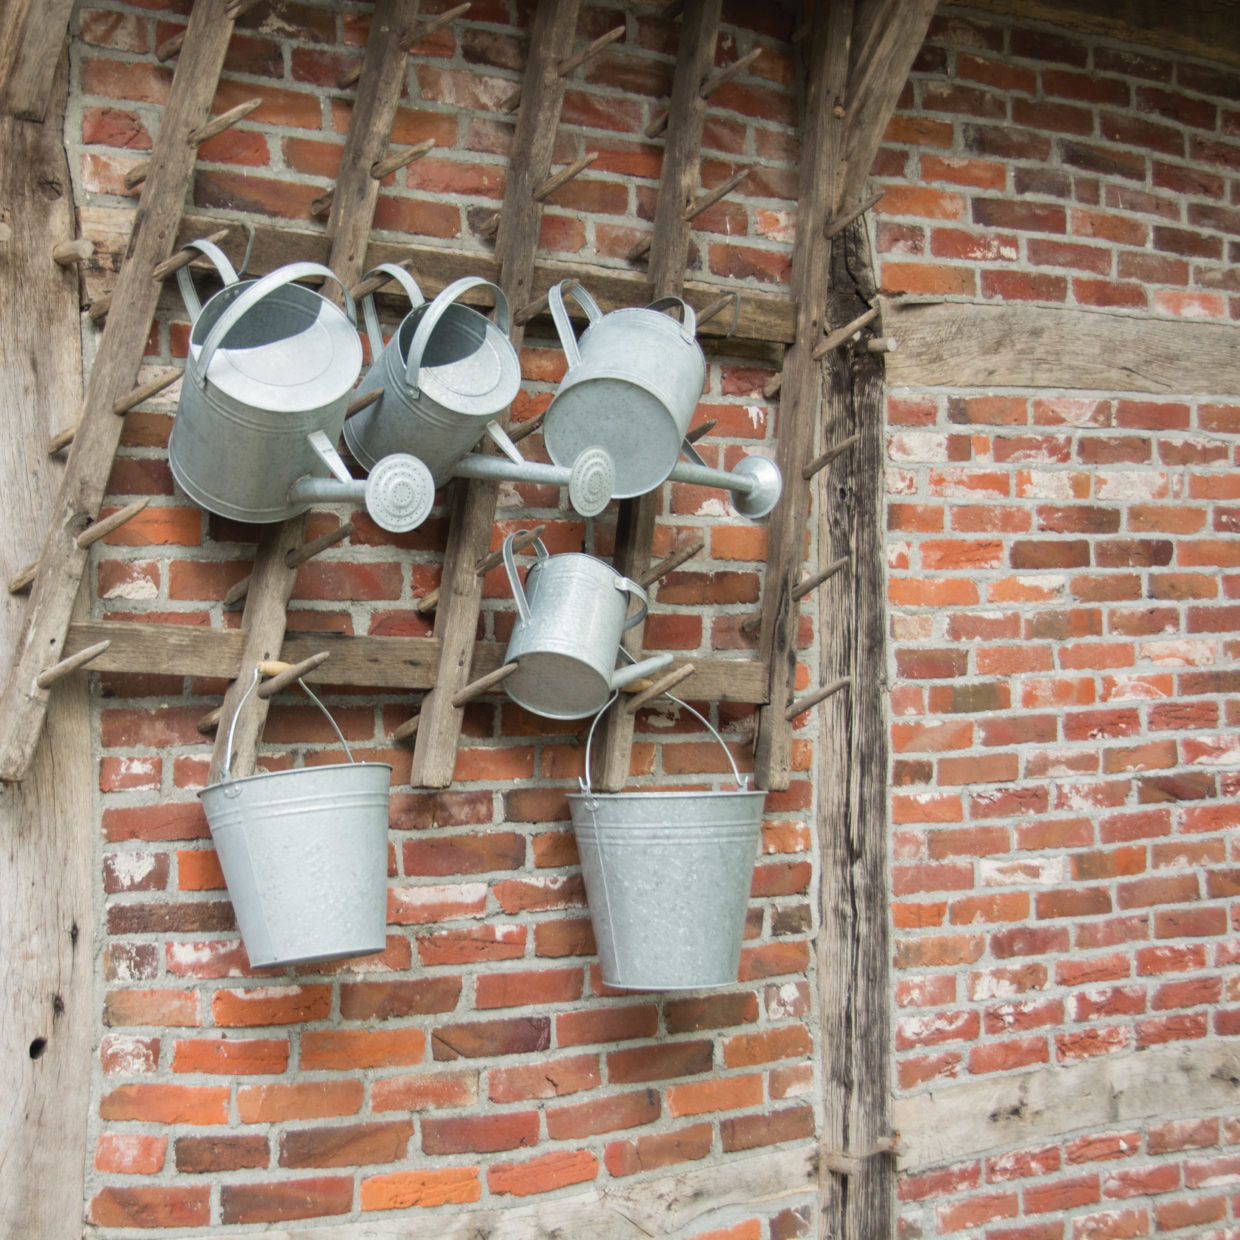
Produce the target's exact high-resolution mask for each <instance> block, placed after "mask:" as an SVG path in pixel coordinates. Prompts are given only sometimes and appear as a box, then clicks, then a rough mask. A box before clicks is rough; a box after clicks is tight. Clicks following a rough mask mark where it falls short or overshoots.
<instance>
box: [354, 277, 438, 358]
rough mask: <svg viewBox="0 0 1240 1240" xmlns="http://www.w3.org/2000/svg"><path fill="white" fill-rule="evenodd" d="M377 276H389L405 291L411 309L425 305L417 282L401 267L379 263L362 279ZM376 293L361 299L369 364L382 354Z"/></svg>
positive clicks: (375, 291)
mask: <svg viewBox="0 0 1240 1240" xmlns="http://www.w3.org/2000/svg"><path fill="white" fill-rule="evenodd" d="M377 275H385V276H391V277H392V278H393V279H394V280H395V281H396V282H397V283H398V284H399V285H400V286H401V288H403V289H404V290H405V296H406V297H408V298H409V304H410V306H412V307H413V309H415V310H416V309H417V308H418V307H419V306H421V305H425V303H426V298H425V297H423V296H422V290H421V289H420V288H418V282H417V281H416V280H415V279H414V278H413V276H411V275H410V274H409V272H407V271H406V270H405V269H404V268H403V267H398V266H397V265H396V264H395V263H380V264H379V265H378V266H377V267H372V268H371V269H370V270H369V271H368V272H367V273H366V274H365V275H364V276H363V277H362V279H363V280H369V279H370V277H371V276H377ZM382 287H383V286H382V285H380V286H379V288H382ZM378 291H379V289H375V290H373V292H370V293H367V294H366V296H365V297H363V298H362V314H363V315H364V316H365V319H366V338H367V339H368V340H369V341H370V360H371V362H377V361H378V360H379V354H380V353H382V352H383V333H382V332H381V331H380V330H379V315H378V312H377V311H376V310H375V293H377V292H378Z"/></svg>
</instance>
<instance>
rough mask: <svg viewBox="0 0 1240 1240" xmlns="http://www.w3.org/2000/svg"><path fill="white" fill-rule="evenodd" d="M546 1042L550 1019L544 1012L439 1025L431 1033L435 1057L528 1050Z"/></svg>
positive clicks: (471, 1056)
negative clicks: (534, 1014) (509, 1017)
mask: <svg viewBox="0 0 1240 1240" xmlns="http://www.w3.org/2000/svg"><path fill="white" fill-rule="evenodd" d="M550 1045H551V1019H550V1017H547V1016H526V1017H514V1018H512V1019H510V1020H480V1021H472V1022H470V1023H467V1024H460V1025H441V1026H439V1027H438V1028H437V1029H435V1030H434V1031H433V1033H432V1035H431V1046H432V1049H433V1053H434V1057H435V1058H436V1059H439V1060H451V1059H461V1058H464V1059H475V1058H479V1057H486V1056H491V1055H517V1054H528V1053H530V1052H533V1051H544V1050H546V1049H547V1048H548V1047H549V1046H550Z"/></svg>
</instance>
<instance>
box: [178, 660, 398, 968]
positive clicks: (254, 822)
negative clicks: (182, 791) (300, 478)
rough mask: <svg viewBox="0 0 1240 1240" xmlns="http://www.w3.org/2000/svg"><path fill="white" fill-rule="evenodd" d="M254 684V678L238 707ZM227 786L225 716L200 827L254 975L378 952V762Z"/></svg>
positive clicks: (383, 826)
mask: <svg viewBox="0 0 1240 1240" xmlns="http://www.w3.org/2000/svg"><path fill="white" fill-rule="evenodd" d="M257 683H258V669H257V668H255V670H254V679H253V681H252V682H251V684H250V687H249V689H247V690H246V692H245V696H244V697H243V698H242V699H241V701H242V702H244V701H245V698H246V697H249V695H250V693H251V692H253V690H254V686H255V685H256V684H257ZM298 684H300V685H301V687H302V688H303V689H305V691H306V693H307V694H309V696H310V698H311V699H312V700H313V702H314V703H315V705H317V706H318V708H319V709H320V710H321V711H323V713H324V714H325V715H327V718H328V720H329V721H330V722H331V725H332V728H333V729H334V730H335V732H336V735H337V737H339V739H340V743H341V745H343V746H344V751H345V755H346V757H348V759H349V761H348V762H347V763H339V764H335V765H332V766H307V767H298V768H296V769H294V770H287V771H272V772H270V773H267V774H263V775H249V776H246V777H245V778H242V779H233V778H232V776H231V775H230V774H229V773H228V772H229V769H230V767H231V765H232V743H233V729H234V728H235V727H236V723H237V715H238V714H240V710H241V707H240V704H238V707H237V711H236V712H235V713H234V714H233V720H232V723H231V724H230V726H229V729H228V740H227V743H226V745H225V750H224V766H223V770H224V774H223V776H222V777H221V779H220V781H219V783H215V784H211V785H209V786H208V787H206V788H204V789H203V790H202V791H201V792H200V793H199V794H198V795H199V796H200V797H201V798H202V805H203V809H204V810H206V814H207V825H208V826H209V827H210V828H211V838H212V840H213V841H214V843H215V850H216V852H217V854H218V855H219V859H220V867H221V868H222V869H223V871H224V881H225V882H226V883H227V884H228V895H229V898H230V899H231V900H232V903H233V909H234V911H235V912H236V914H237V928H238V929H239V930H240V931H241V938H242V941H243V942H244V943H245V948H246V952H247V953H248V954H249V957H250V963H251V964H252V965H254V966H255V967H256V968H267V967H270V966H280V965H290V964H305V963H306V962H308V961H312V960H340V959H343V958H344V957H346V956H368V955H371V954H373V953H374V952H381V951H382V950H383V949H384V946H385V945H386V941H387V940H386V930H387V825H388V786H389V783H390V776H391V771H392V768H391V767H390V766H388V765H387V763H385V762H354V761H353V755H352V754H351V753H349V746H348V745H347V744H346V743H345V739H344V737H343V736H342V735H341V733H340V729H339V728H337V727H336V723H335V720H333V719H332V717H331V715H330V713H329V712H328V711H327V708H326V707H325V706H324V705H323V703H322V702H320V701H319V699H318V698H317V697H315V695H314V694H313V693H311V692H310V690H309V689H308V688H306V685H305V683H304V681H300V680H299V681H298Z"/></svg>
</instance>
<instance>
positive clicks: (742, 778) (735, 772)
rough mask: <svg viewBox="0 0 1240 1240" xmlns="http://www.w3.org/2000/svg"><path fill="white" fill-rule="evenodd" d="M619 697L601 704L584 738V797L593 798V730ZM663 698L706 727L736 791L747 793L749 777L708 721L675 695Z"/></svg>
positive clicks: (582, 786)
mask: <svg viewBox="0 0 1240 1240" xmlns="http://www.w3.org/2000/svg"><path fill="white" fill-rule="evenodd" d="M619 696H620V695H619V693H616V692H614V691H613V693H612V695H611V697H609V698H608V699H607V701H606V702H605V703H604V704H603V706H602V709H601V710H600V711H599V712H598V714H597V715H595V716H594V718H593V719H591V720H590V731H589V733H588V734H587V736H586V773H585V774H584V775H583V776H582V777H581V778H580V779H578V781H577V782H578V784H580V785H581V791H582V792H584V793H585V794H586V796H593V794H594V789H593V788H591V787H590V749H591V746H593V744H594V729H595V728H596V727H598V721H599V720H600V719H601V718H602V717H603V716H604V715H605V714H606V713H607V708H608V707H609V706H611V704H612V703H613V702H614V701H615V700H616V698H618V697H619ZM663 696H664V697H665V698H667V699H668V700H669V701H672V702H675V703H676V705H677V706H683V707H684V708H685V710H687V711H688V712H689V713H690V714H691V715H696V716H697V717H698V718H699V719H700V720H701V721H702V722H703V723H704V724H705V725H706V729H707V731H709V732H710V734H711V736H713V737H714V738H715V740H717V741H718V742H719V747H720V748H721V749H722V750H723V755H724V757H725V758H727V760H728V765H729V766H730V767H731V768H732V778H733V779H735V780H736V788H737V791H738V792H747V791H748V790H749V776H748V775H742V774H741V773H740V770H739V769H738V768H737V765H736V759H735V758H733V757H732V751H731V750H730V749H729V748H728V747H727V746H726V745H725V744H724V743H723V737H722V736H720V735H719V733H718V732H716V731H715V729H714V728H713V727H712V726H711V722H710V720H709V719H707V718H706V716H705V715H703V714H702V713H701V712H700V711H697V710H694V708H693V707H692V706H690V705H689V703H688V702H682V701H681V700H680V698H678V697H676V695H675V694H672V693H665V694H663Z"/></svg>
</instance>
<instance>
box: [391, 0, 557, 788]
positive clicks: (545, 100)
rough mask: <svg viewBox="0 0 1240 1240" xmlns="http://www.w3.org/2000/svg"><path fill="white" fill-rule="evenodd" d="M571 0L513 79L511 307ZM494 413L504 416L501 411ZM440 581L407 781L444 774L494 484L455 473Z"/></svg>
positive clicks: (545, 158) (536, 213) (457, 727)
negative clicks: (433, 644) (431, 678)
mask: <svg viewBox="0 0 1240 1240" xmlns="http://www.w3.org/2000/svg"><path fill="white" fill-rule="evenodd" d="M578 7H579V6H578V0H555V2H554V3H546V4H540V5H539V6H538V8H537V11H536V12H535V14H534V26H533V29H532V30H531V32H530V48H529V59H528V60H527V62H526V66H525V76H524V80H523V82H522V86H521V105H520V110H519V112H518V114H517V130H516V133H515V134H514V136H513V150H514V151H519V152H521V158H519V159H514V160H513V161H512V162H511V163H510V164H509V167H508V179H507V181H506V183H505V185H504V202H503V206H502V208H501V210H500V226H499V234H498V236H497V237H496V242H495V252H496V259H497V262H498V264H499V274H498V277H497V281H496V282H497V283H498V284H499V286H500V288H502V289H503V290H504V295H505V296H506V297H507V298H508V302H509V305H510V306H511V307H512V308H513V309H514V310H515V309H519V308H520V307H521V306H523V305H525V304H526V303H527V302H528V301H530V300H531V297H532V295H533V294H532V291H531V289H532V284H533V277H534V270H535V264H534V255H535V253H536V251H537V249H538V230H539V225H540V222H541V220H542V203H541V202H540V201H539V200H538V198H537V197H536V194H535V191H536V189H537V188H538V186H539V185H540V184H541V183H542V182H543V181H544V180H545V179H546V177H547V174H548V173H549V172H550V170H551V156H552V152H553V150H554V147H555V135H556V130H557V128H558V126H559V121H560V105H561V103H562V102H563V99H564V79H563V77H561V76H560V63H561V62H562V61H563V60H564V59H565V58H567V56H568V55H569V53H570V52H571V51H572V45H573V35H574V32H575V31H576V28H577V12H578ZM524 333H525V327H524V326H523V325H521V324H517V323H514V324H513V326H512V329H511V332H510V339H511V340H512V343H513V347H514V348H517V349H520V347H521V341H522V339H523V338H524ZM501 420H502V421H505V422H506V421H507V417H506V416H505V417H504V418H503V419H501ZM453 485H454V493H453V497H452V509H451V517H450V525H449V530H448V543H447V547H446V548H445V551H444V564H443V580H442V584H441V585H440V590H439V605H438V607H437V609H436V612H435V633H436V636H438V637H440V638H441V640H442V641H443V657H442V659H441V661H440V665H439V673H438V676H437V678H436V683H435V688H434V689H433V690H432V691H431V692H430V694H428V695H427V697H426V700H425V701H424V702H423V703H422V711H421V716H420V717H421V723H420V724H419V726H418V732H417V742H416V744H415V746H414V751H413V767H412V774H411V776H410V779H411V782H412V783H413V784H414V786H417V787H427V788H445V787H447V786H448V784H450V783H451V782H452V773H453V770H454V768H455V765H456V747H457V742H458V740H459V739H460V735H461V722H462V720H463V718H464V710H465V708H464V706H463V705H461V706H458V705H455V704H454V701H453V699H455V698H457V696H458V694H459V693H460V691H461V690H462V689H463V688H464V687H465V685H466V683H467V682H468V681H469V679H470V676H471V674H473V675H477V673H478V672H479V671H480V669H478V668H472V667H471V656H472V650H473V635H474V632H475V629H476V627H477V623H478V611H479V608H480V605H481V602H482V579H481V578H480V577H479V576H478V574H477V572H476V571H475V568H474V565H475V564H476V563H477V562H478V560H479V558H480V557H481V556H482V555H484V554H485V553H486V550H487V548H488V547H489V546H490V543H491V530H492V527H493V526H494V524H495V505H496V501H497V499H498V496H499V488H498V486H497V484H495V483H494V482H483V481H481V480H468V481H467V480H465V479H459V480H457V482H455V483H454V484H453Z"/></svg>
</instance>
